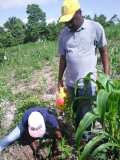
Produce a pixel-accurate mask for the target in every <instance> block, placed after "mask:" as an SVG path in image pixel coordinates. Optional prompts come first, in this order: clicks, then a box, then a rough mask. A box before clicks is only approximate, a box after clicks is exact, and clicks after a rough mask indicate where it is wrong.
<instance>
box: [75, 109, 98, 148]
mask: <svg viewBox="0 0 120 160" xmlns="http://www.w3.org/2000/svg"><path fill="white" fill-rule="evenodd" d="M97 118H98V116H97V115H94V114H93V113H91V112H88V113H86V114H85V116H84V117H83V119H82V120H81V121H80V123H79V126H78V128H77V131H76V135H75V138H76V143H77V145H79V144H80V140H81V137H82V135H83V133H84V131H85V130H86V129H87V128H88V127H89V126H90V125H91V124H92V123H93V122H94V121H95V120H96V119H97Z"/></svg>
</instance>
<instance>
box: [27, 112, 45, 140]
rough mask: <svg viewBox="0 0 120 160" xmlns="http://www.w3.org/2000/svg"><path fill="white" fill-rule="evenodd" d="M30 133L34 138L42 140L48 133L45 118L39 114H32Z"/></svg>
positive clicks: (29, 122) (29, 124)
mask: <svg viewBox="0 0 120 160" xmlns="http://www.w3.org/2000/svg"><path fill="white" fill-rule="evenodd" d="M28 132H29V135H30V136H31V137H33V138H38V137H40V138H42V137H43V136H44V134H45V132H46V126H45V122H44V118H43V116H42V114H41V113H39V112H36V111H34V112H32V113H31V114H30V115H29V117H28Z"/></svg>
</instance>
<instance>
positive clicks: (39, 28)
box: [26, 4, 46, 42]
mask: <svg viewBox="0 0 120 160" xmlns="http://www.w3.org/2000/svg"><path fill="white" fill-rule="evenodd" d="M26 12H27V14H28V23H27V32H26V34H27V38H26V40H27V41H33V42H34V41H37V40H38V39H39V38H42V36H43V35H44V32H45V31H46V15H45V12H43V11H42V9H41V8H39V6H38V5H37V4H31V5H28V6H27V11H26Z"/></svg>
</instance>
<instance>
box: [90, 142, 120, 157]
mask: <svg viewBox="0 0 120 160" xmlns="http://www.w3.org/2000/svg"><path fill="white" fill-rule="evenodd" d="M110 147H118V148H120V146H119V145H117V144H116V143H110V142H108V143H104V144H101V145H100V146H98V147H97V148H96V149H95V150H94V152H93V153H92V156H95V155H96V154H97V153H98V152H102V151H105V150H106V149H109V148H110Z"/></svg>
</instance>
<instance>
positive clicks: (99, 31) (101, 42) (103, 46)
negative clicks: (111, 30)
mask: <svg viewBox="0 0 120 160" xmlns="http://www.w3.org/2000/svg"><path fill="white" fill-rule="evenodd" d="M96 42H97V48H98V49H99V52H100V55H101V60H102V64H103V70H104V73H105V74H107V75H109V74H110V64H109V63H110V61H109V54H108V49H107V39H106V35H105V30H104V28H103V27H102V25H101V24H99V23H96Z"/></svg>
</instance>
